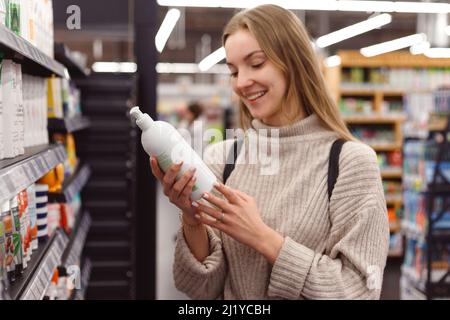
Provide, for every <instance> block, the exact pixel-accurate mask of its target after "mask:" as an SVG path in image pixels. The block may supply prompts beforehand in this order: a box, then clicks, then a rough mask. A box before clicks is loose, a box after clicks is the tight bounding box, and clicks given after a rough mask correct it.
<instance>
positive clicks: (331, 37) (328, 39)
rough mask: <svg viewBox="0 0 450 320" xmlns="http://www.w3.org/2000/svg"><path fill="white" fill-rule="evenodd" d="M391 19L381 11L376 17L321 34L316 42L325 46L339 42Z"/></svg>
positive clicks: (322, 46) (384, 23) (377, 26)
mask: <svg viewBox="0 0 450 320" xmlns="http://www.w3.org/2000/svg"><path fill="white" fill-rule="evenodd" d="M391 21H392V16H391V15H390V14H388V13H383V14H380V15H378V16H376V17H373V18H369V19H367V20H365V21H361V22H358V23H356V24H353V25H351V26H348V27H345V28H343V29H340V30H337V31H334V32H331V33H329V34H327V35H324V36H321V37H319V38H318V39H317V41H316V43H317V46H318V47H320V48H325V47H328V46H330V45H332V44H335V43H338V42H341V41H343V40H346V39H348V38H352V37H354V36H357V35H359V34H362V33H365V32H368V31H370V30H373V29H377V28H380V27H381V26H384V25H386V24H388V23H390V22H391Z"/></svg>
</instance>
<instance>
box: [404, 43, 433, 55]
mask: <svg viewBox="0 0 450 320" xmlns="http://www.w3.org/2000/svg"><path fill="white" fill-rule="evenodd" d="M429 48H430V43H429V42H428V41H423V42H420V43H417V44H415V45H413V46H411V48H409V52H411V54H414V55H416V54H423V53H425V51H427V50H428V49H429Z"/></svg>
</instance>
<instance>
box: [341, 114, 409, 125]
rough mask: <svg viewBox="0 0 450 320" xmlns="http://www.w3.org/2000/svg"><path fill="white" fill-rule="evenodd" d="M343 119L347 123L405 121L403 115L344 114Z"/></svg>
mask: <svg viewBox="0 0 450 320" xmlns="http://www.w3.org/2000/svg"><path fill="white" fill-rule="evenodd" d="M343 119H344V121H345V122H346V123H349V124H388V123H397V122H403V121H405V117H402V116H389V115H386V116H380V115H372V116H370V115H367V116H344V117H343Z"/></svg>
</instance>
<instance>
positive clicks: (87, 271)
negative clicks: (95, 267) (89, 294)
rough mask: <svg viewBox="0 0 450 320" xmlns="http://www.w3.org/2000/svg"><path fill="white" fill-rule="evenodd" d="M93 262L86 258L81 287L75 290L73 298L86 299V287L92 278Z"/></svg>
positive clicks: (82, 269) (82, 268)
mask: <svg viewBox="0 0 450 320" xmlns="http://www.w3.org/2000/svg"><path fill="white" fill-rule="evenodd" d="M91 272H92V262H91V260H90V259H88V258H86V261H85V262H84V263H83V266H82V267H81V288H80V289H78V290H74V295H73V297H72V299H73V300H84V299H85V297H86V289H87V288H88V286H89V280H90V278H91Z"/></svg>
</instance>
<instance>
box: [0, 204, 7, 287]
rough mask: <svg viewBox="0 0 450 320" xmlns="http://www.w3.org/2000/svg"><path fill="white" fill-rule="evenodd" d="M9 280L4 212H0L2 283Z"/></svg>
mask: <svg viewBox="0 0 450 320" xmlns="http://www.w3.org/2000/svg"><path fill="white" fill-rule="evenodd" d="M1 209H2V208H1V207H0V210H1ZM6 279H7V274H6V248H5V226H4V223H3V218H2V212H1V211H0V282H2V281H3V280H6Z"/></svg>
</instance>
